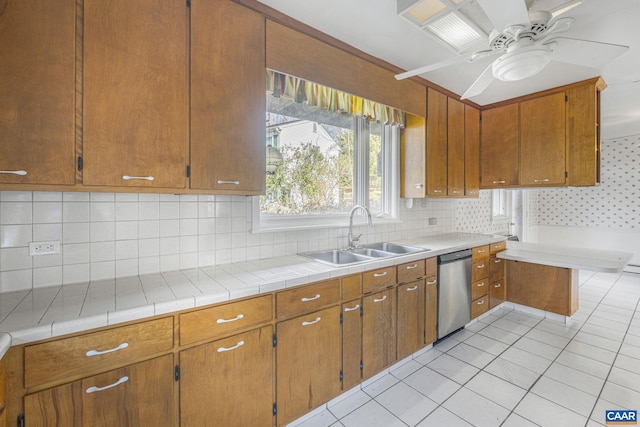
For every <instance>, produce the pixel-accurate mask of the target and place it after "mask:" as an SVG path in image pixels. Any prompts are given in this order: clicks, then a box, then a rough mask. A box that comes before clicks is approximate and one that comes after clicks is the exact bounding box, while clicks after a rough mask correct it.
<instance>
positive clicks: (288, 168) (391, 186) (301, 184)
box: [252, 73, 400, 232]
mask: <svg viewBox="0 0 640 427" xmlns="http://www.w3.org/2000/svg"><path fill="white" fill-rule="evenodd" d="M276 74H277V73H276ZM287 78H288V79H295V78H291V77H290V76H287ZM300 81H301V80H299V79H295V80H294V81H293V82H291V81H289V80H287V82H286V83H285V84H287V85H289V86H291V85H296V86H297V87H298V89H296V90H295V92H294V94H293V95H292V96H286V95H285V94H284V93H276V94H275V95H274V92H277V91H278V89H276V88H274V87H271V90H268V91H267V94H266V102H267V116H266V134H267V141H266V144H267V151H268V152H269V151H273V149H274V148H275V149H277V150H278V152H279V157H281V159H279V160H278V161H277V165H275V163H276V162H274V161H272V160H270V159H272V158H273V156H270V157H269V158H268V162H272V164H273V165H272V166H271V167H269V168H268V170H269V171H268V172H267V177H266V194H265V195H263V196H260V197H254V199H253V215H252V217H253V220H252V222H253V224H252V231H254V232H258V231H266V230H267V231H274V230H280V229H300V228H318V227H328V226H344V225H346V224H347V223H348V214H349V212H350V210H351V209H352V208H353V206H354V205H356V204H358V205H363V206H367V207H368V208H369V209H370V211H371V214H372V216H373V217H374V218H375V221H376V222H380V221H394V220H396V218H397V204H398V197H399V191H398V188H399V183H398V179H399V178H398V177H399V170H398V167H399V166H398V165H399V159H398V146H399V138H400V126H399V124H398V123H393V124H384V123H382V122H381V121H378V120H373V119H372V118H371V117H365V116H364V115H362V114H352V113H350V112H348V111H345V109H346V108H347V107H345V108H336V105H337V106H338V107H340V106H341V105H348V106H349V107H348V108H351V107H352V106H353V105H355V104H357V103H358V102H361V101H362V100H360V99H359V98H355V97H351V96H350V95H347V94H344V93H342V92H338V91H334V90H332V89H328V88H324V87H321V86H319V85H315V84H311V85H312V87H313V89H312V90H313V93H314V95H313V96H318V97H324V98H329V97H335V99H332V100H328V99H327V100H325V102H326V103H329V104H331V105H325V106H317V105H313V104H314V103H315V100H313V99H312V100H309V99H307V98H305V97H304V96H302V98H304V99H302V100H301V99H300V98H299V95H300V90H301V89H300V87H299V85H300ZM301 82H304V81H301ZM268 87H269V84H268ZM318 87H320V88H324V90H327V91H329V93H330V94H331V95H318V89H317V88H318ZM307 90H309V89H308V88H307ZM296 98H298V99H296ZM354 99H355V100H354ZM301 101H302V102H301ZM365 102H367V101H365ZM321 103H322V102H321ZM382 107H383V108H388V107H384V106H382ZM380 111H383V110H381V109H380V108H378V109H377V110H376V111H375V112H376V113H378V114H380ZM396 111H397V110H396ZM387 117H388V115H387Z"/></svg>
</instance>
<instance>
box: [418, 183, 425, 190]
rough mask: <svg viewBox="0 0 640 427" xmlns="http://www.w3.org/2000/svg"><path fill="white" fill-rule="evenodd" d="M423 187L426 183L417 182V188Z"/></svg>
mask: <svg viewBox="0 0 640 427" xmlns="http://www.w3.org/2000/svg"><path fill="white" fill-rule="evenodd" d="M423 187H424V184H420V183H418V184H416V188H417V189H421V188H423Z"/></svg>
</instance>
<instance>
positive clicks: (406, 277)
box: [397, 259, 426, 283]
mask: <svg viewBox="0 0 640 427" xmlns="http://www.w3.org/2000/svg"><path fill="white" fill-rule="evenodd" d="M425 265H426V263H425V260H423V259H422V260H418V261H414V262H407V263H404V264H400V265H399V266H398V267H397V269H398V283H409V282H413V281H416V280H418V279H422V278H423V277H424V276H425Z"/></svg>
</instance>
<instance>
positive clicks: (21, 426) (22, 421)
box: [18, 414, 24, 427]
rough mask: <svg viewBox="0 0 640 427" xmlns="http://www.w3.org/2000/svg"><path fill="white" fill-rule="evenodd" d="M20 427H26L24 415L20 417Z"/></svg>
mask: <svg viewBox="0 0 640 427" xmlns="http://www.w3.org/2000/svg"><path fill="white" fill-rule="evenodd" d="M18 427H24V414H20V415H18Z"/></svg>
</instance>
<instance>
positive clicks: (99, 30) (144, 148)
mask: <svg viewBox="0 0 640 427" xmlns="http://www.w3.org/2000/svg"><path fill="white" fill-rule="evenodd" d="M187 13H188V11H187V6H186V3H185V2H183V1H179V0H162V1H154V0H141V1H136V2H128V1H125V0H112V1H110V2H108V4H106V3H104V2H101V1H98V0H87V1H85V2H84V40H83V52H84V61H83V87H82V93H83V95H82V96H83V129H82V151H83V158H84V169H83V174H82V183H83V184H84V185H106V186H123V187H160V188H185V187H186V183H187V174H186V166H187V161H186V160H187V148H188V147H187V143H188V140H187V137H188V134H187V124H188V116H187V110H188V104H187V87H188V86H187V84H188V81H187V53H188V46H187V39H188V38H187V35H188V33H187Z"/></svg>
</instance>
